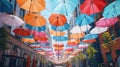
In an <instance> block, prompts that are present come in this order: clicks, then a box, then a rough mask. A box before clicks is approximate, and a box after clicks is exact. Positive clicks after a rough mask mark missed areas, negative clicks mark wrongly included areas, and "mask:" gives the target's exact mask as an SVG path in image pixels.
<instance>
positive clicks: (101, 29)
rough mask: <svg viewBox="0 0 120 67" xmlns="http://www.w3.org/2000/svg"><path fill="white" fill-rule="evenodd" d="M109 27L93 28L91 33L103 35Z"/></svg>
mask: <svg viewBox="0 0 120 67" xmlns="http://www.w3.org/2000/svg"><path fill="white" fill-rule="evenodd" d="M107 29H108V27H95V28H93V29H92V30H91V31H90V33H91V34H101V33H103V32H105V31H107Z"/></svg>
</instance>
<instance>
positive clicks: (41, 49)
mask: <svg viewBox="0 0 120 67" xmlns="http://www.w3.org/2000/svg"><path fill="white" fill-rule="evenodd" d="M33 49H34V50H43V49H42V48H33Z"/></svg>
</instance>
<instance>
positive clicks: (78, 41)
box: [67, 39, 80, 44]
mask: <svg viewBox="0 0 120 67" xmlns="http://www.w3.org/2000/svg"><path fill="white" fill-rule="evenodd" d="M79 43H80V40H79V39H70V40H68V42H67V44H79Z"/></svg>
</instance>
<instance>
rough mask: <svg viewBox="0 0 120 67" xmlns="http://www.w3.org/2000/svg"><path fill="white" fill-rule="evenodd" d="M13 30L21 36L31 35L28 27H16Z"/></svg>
mask: <svg viewBox="0 0 120 67" xmlns="http://www.w3.org/2000/svg"><path fill="white" fill-rule="evenodd" d="M13 32H14V33H15V34H16V35H19V36H29V35H30V31H29V30H27V29H23V28H16V29H14V30H13Z"/></svg>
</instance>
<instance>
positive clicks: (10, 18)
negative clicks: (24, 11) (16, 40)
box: [0, 14, 25, 27]
mask: <svg viewBox="0 0 120 67" xmlns="http://www.w3.org/2000/svg"><path fill="white" fill-rule="evenodd" d="M0 22H3V23H4V24H6V25H8V26H13V27H19V26H22V25H24V23H25V22H24V21H23V20H22V19H21V18H19V17H17V16H14V15H9V14H1V17H0Z"/></svg>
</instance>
